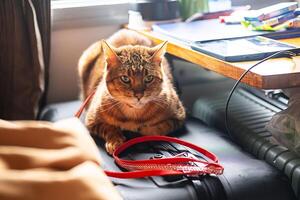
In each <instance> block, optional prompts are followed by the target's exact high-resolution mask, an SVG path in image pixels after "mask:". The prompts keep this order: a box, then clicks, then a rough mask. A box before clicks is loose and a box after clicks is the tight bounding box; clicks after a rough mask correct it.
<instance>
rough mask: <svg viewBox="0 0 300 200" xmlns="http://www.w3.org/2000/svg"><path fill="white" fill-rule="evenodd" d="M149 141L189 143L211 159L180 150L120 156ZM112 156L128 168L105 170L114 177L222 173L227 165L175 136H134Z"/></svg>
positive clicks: (190, 146) (82, 108)
mask: <svg viewBox="0 0 300 200" xmlns="http://www.w3.org/2000/svg"><path fill="white" fill-rule="evenodd" d="M94 94H95V92H93V93H92V94H90V95H89V96H88V97H87V99H86V100H85V101H84V103H83V104H82V105H81V107H80V109H79V110H78V112H77V113H76V114H75V116H76V117H78V118H79V117H80V115H81V113H82V112H83V110H84V108H85V107H86V105H87V104H88V102H89V101H90V100H91V98H92V97H93V96H94ZM150 141H164V142H173V143H178V144H180V145H183V146H185V147H188V148H190V149H193V150H195V151H197V152H198V153H201V154H202V155H204V156H205V157H206V158H208V160H210V162H208V161H206V160H204V159H199V158H197V157H196V156H193V155H192V154H185V153H180V154H178V155H175V156H173V157H168V158H158V159H150V160H124V159H121V158H120V157H119V155H120V154H121V153H122V152H123V151H124V150H126V149H127V148H129V147H131V146H133V145H135V144H138V143H143V142H150ZM113 158H114V159H115V162H116V163H117V164H118V165H119V166H121V167H123V168H124V169H127V170H128V172H113V171H105V173H106V174H107V175H108V176H111V177H115V178H142V177H147V176H167V175H183V174H185V175H202V174H216V175H220V174H222V173H223V171H224V168H223V166H222V165H220V164H219V161H218V158H217V156H216V155H214V154H213V153H211V152H209V151H207V150H205V149H203V148H201V147H198V146H196V145H194V144H191V143H189V142H186V141H183V140H179V139H177V138H174V137H167V136H143V137H138V138H134V139H131V140H129V141H127V142H125V143H124V144H123V145H121V146H120V147H119V148H118V149H116V150H115V152H114V153H113Z"/></svg>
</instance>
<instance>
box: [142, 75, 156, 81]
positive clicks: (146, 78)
mask: <svg viewBox="0 0 300 200" xmlns="http://www.w3.org/2000/svg"><path fill="white" fill-rule="evenodd" d="M153 79H154V77H153V76H152V75H148V76H146V77H145V78H144V81H145V83H151V82H152V81H153Z"/></svg>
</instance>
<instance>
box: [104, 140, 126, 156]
mask: <svg viewBox="0 0 300 200" xmlns="http://www.w3.org/2000/svg"><path fill="white" fill-rule="evenodd" d="M124 142H125V138H124V137H116V138H114V139H113V140H109V141H106V143H105V148H106V151H107V153H109V154H110V155H112V154H113V153H114V151H115V150H116V149H117V148H118V147H119V146H121V145H122V144H123V143H124Z"/></svg>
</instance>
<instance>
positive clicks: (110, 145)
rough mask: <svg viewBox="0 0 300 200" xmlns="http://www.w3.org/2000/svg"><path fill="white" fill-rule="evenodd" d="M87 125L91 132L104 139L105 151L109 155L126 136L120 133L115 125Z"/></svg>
mask: <svg viewBox="0 0 300 200" xmlns="http://www.w3.org/2000/svg"><path fill="white" fill-rule="evenodd" d="M88 127H89V129H90V131H91V133H92V134H95V135H97V136H99V137H101V138H103V139H104V140H105V148H106V151H107V152H108V153H109V154H111V155H112V154H113V152H114V151H115V150H116V148H118V147H119V146H121V145H122V144H123V143H124V142H125V139H126V138H125V137H124V135H123V134H122V131H121V129H119V128H117V127H115V126H112V125H109V124H106V123H98V124H95V125H93V126H88Z"/></svg>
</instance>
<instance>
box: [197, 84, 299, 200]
mask: <svg viewBox="0 0 300 200" xmlns="http://www.w3.org/2000/svg"><path fill="white" fill-rule="evenodd" d="M227 95H228V93H223V94H220V93H219V94H217V95H214V96H211V97H206V98H201V99H198V100H197V101H196V102H195V104H194V107H193V116H195V117H197V118H199V119H201V120H203V121H204V122H205V123H207V124H208V125H210V126H214V127H217V128H219V129H222V130H226V129H225V121H224V111H225V104H226V99H227ZM279 111H281V109H280V108H278V107H276V106H274V105H272V104H270V103H269V102H267V101H266V100H264V99H262V98H259V97H257V96H255V95H253V94H251V93H249V92H247V91H245V90H242V89H239V90H237V91H236V92H235V93H234V95H233V98H232V99H231V102H230V105H229V121H230V123H229V127H230V130H231V134H232V135H233V137H234V138H235V139H236V140H237V142H238V143H239V144H240V145H241V146H242V147H243V148H244V149H245V150H247V151H248V152H250V153H251V154H253V155H254V156H256V157H257V158H259V159H262V160H265V161H266V162H268V163H269V164H271V165H273V166H274V167H276V168H277V169H279V170H281V171H282V172H284V173H285V174H286V175H287V176H288V177H289V179H290V181H291V184H292V187H293V189H294V192H295V193H296V195H297V197H298V198H300V158H299V156H297V155H296V154H295V153H293V152H291V151H289V150H288V149H287V148H285V147H283V146H281V145H278V144H276V143H275V142H273V141H272V135H271V133H269V132H268V131H267V130H266V128H265V126H266V124H267V122H268V121H269V120H270V119H271V118H272V116H273V115H274V114H275V113H277V112H279Z"/></svg>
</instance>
